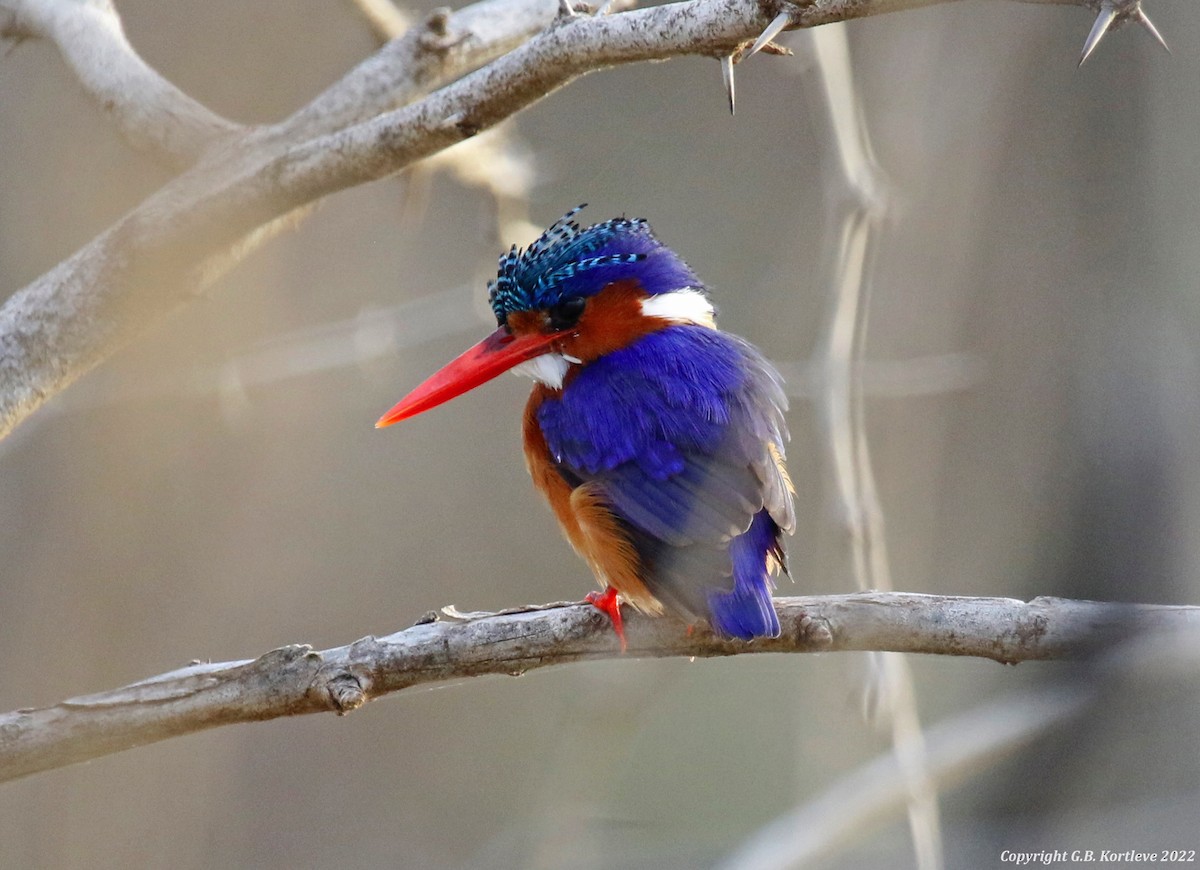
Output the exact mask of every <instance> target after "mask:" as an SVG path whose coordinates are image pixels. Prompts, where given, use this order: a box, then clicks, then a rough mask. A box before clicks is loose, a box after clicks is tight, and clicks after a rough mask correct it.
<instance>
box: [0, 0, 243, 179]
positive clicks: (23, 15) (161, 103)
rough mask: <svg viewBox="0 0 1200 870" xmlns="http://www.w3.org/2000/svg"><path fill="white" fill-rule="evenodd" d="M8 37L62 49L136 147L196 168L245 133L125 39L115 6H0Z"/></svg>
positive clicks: (4, 1)
mask: <svg viewBox="0 0 1200 870" xmlns="http://www.w3.org/2000/svg"><path fill="white" fill-rule="evenodd" d="M3 13H8V14H9V15H10V16H11V19H10V21H9V23H8V24H7V25H6V26H5V28H4V35H11V36H14V37H19V38H38V39H45V40H47V41H49V42H51V43H53V44H54V46H55V47H56V48H57V49H58V51H59V53H60V54H61V55H62V57H63V60H64V61H66V63H67V65H68V66H69V67H70V68H71V69H72V70H73V71H74V73H75V75H76V77H77V78H78V79H79V83H80V84H81V85H82V86H83V89H84V90H85V91H87V93H88V94H89V95H90V96H91V97H92V98H93V99H95V101H96V103H97V104H98V105H99V106H100V108H101V109H102V110H103V111H104V112H105V113H106V114H107V115H109V116H110V117H111V118H112V119H113V121H114V122H115V123H116V125H117V128H118V129H119V130H120V132H121V135H123V136H124V137H125V139H126V140H127V141H128V142H129V143H130V144H131V145H133V146H134V147H135V148H137V149H139V150H143V151H148V152H150V153H152V154H154V155H155V157H157V158H159V159H161V160H164V161H166V162H168V163H170V164H172V165H175V166H180V167H183V166H188V165H190V164H191V163H193V162H195V160H196V159H197V158H198V157H199V156H200V155H201V154H202V153H203V152H204V151H205V150H207V149H208V148H209V147H211V146H212V145H213V143H215V142H217V141H220V140H222V139H225V138H228V137H230V136H232V135H233V134H235V133H236V132H237V131H238V130H240V129H242V128H241V126H240V125H238V124H235V123H233V122H232V121H229V120H226V119H225V118H222V117H221V116H220V115H218V114H216V113H215V112H213V111H211V110H209V109H207V108H205V107H204V106H202V105H201V104H200V103H198V102H196V100H194V99H192V98H191V97H189V96H188V95H187V94H185V93H184V92H183V91H181V90H179V89H178V88H177V87H175V86H174V85H173V84H171V83H170V82H168V81H167V80H166V79H164V78H163V77H162V76H161V75H159V74H158V73H157V72H155V71H154V70H153V69H151V68H150V67H149V66H148V65H147V64H146V62H145V61H144V60H142V59H141V57H139V56H138V54H137V52H136V51H134V50H133V46H131V45H130V44H129V41H128V40H127V39H126V38H125V31H124V30H123V29H122V27H121V19H120V16H118V15H117V10H116V9H115V8H114V7H113V5H112V3H111V0H0V14H3Z"/></svg>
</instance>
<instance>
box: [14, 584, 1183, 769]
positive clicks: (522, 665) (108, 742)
mask: <svg viewBox="0 0 1200 870" xmlns="http://www.w3.org/2000/svg"><path fill="white" fill-rule="evenodd" d="M776 607H777V609H778V611H779V617H780V623H781V624H782V626H783V634H782V635H781V636H780V637H779V638H776V639H773V640H758V641H755V642H753V643H742V642H739V641H731V640H723V639H720V638H717V637H715V636H713V634H712V633H711V632H709V631H707V630H705V629H699V628H697V629H696V630H694V631H691V632H689V631H688V630H687V628H686V627H685V626H684V625H682V624H681V623H679V622H676V621H674V620H671V619H665V618H659V619H654V618H649V617H645V616H640V615H638V614H635V613H630V614H629V615H628V616H627V620H626V631H627V633H628V638H629V656H631V657H636V656H650V657H665V656H691V657H698V658H708V657H714V656H729V655H738V654H744V653H765V652H775V653H786V652H792V653H797V652H831V651H846V650H889V651H894V652H919V653H933V654H938V655H958V656H978V657H983V658H989V659H994V660H996V661H1000V662H1010V663H1016V662H1022V661H1033V660H1045V659H1064V658H1082V657H1086V656H1089V655H1092V654H1095V653H1098V652H1101V651H1103V650H1106V649H1111V648H1112V647H1114V646H1115V645H1117V644H1119V643H1121V642H1123V641H1124V640H1126V639H1127V638H1129V637H1130V636H1131V635H1133V634H1135V633H1140V632H1149V631H1152V630H1158V629H1172V628H1173V629H1188V630H1195V629H1196V628H1197V627H1200V607H1168V606H1152V605H1135V604H1103V603H1098V602H1092V601H1071V600H1067V599H1060V598H1036V599H1034V600H1033V601H1031V602H1029V603H1025V602H1022V601H1017V600H1014V599H1010V598H955V597H945V596H936V595H918V594H911V593H876V592H863V593H857V594H853V595H828V596H812V597H797V598H778V599H776ZM445 615H446V617H448V618H438V617H437V615H436V614H432V613H431V614H429V615H428V616H427V617H426V618H424V619H422V620H421V622H419V623H418V624H417V625H414V626H413V627H412V628H408V629H404V630H403V631H399V632H396V633H395V634H391V635H388V636H387V637H381V638H375V637H366V638H363V639H362V640H359V641H356V642H354V643H352V644H349V645H348V646H342V647H337V648H336V649H330V650H325V651H323V652H318V651H315V650H313V649H312V648H311V647H308V646H302V645H296V646H288V647H283V648H281V649H277V650H273V651H272V652H269V653H267V654H266V655H263V656H261V657H259V658H257V659H255V660H253V661H239V662H224V663H220V664H199V663H197V664H194V665H191V666H190V667H186V668H183V669H181V670H177V671H172V672H171V673H167V674H163V675H161V676H157V677H153V678H151V679H148V680H144V681H142V682H140V683H134V684H132V685H129V686H125V687H124V688H120V689H115V690H113V691H111V692H104V693H102V694H97V695H88V696H85V697H80V698H72V699H71V700H68V701H64V702H62V703H60V704H57V705H55V706H53V707H45V708H41V709H29V710H17V711H15V712H13V713H8V714H6V715H3V716H0V781H5V780H10V779H16V778H17V777H21V776H27V775H29V774H31V773H37V772H38V771H42V770H49V769H52V768H56V767H63V766H65V765H68V764H73V763H75V762H78V761H85V760H87V759H91V758H98V757H100V756H103V755H108V754H110V753H113V752H119V751H121V750H123V749H129V748H131V747H134V746H141V745H144V744H147V743H153V742H156V741H159V740H165V739H166V738H168V737H174V736H177V735H180V734H187V733H191V732H194V731H200V730H203V729H206V728H212V727H214V726H217V725H227V724H231V723H234V722H256V721H261V720H265V719H274V718H277V717H280V716H295V715H299V714H302V713H320V712H327V711H333V712H336V713H339V714H340V713H347V712H350V711H351V710H355V709H357V708H358V707H360V706H362V705H363V704H364V703H366V702H367V701H369V700H372V699H374V698H377V697H380V696H381V695H385V694H388V693H389V692H396V691H399V690H401V689H406V688H409V687H410V686H416V685H420V684H422V683H430V682H437V681H441V680H449V679H460V678H463V677H473V676H479V675H481V674H511V675H514V676H515V675H520V674H523V673H525V672H526V671H529V670H533V669H535V668H542V667H547V666H550V665H558V664H566V663H568V662H577V661H592V660H598V659H609V658H619V657H620V654H619V652H618V645H617V643H616V640H615V638H614V637H613V635H612V631H611V628H610V627H609V625H608V620H607V618H606V617H605V616H603V615H602V614H601V613H600V612H599V611H597V610H595V609H594V608H593V607H591V606H589V605H585V604H575V603H558V604H550V605H545V606H542V607H533V608H521V609H516V610H511V611H503V612H500V613H477V614H460V613H457V611H454V610H453V609H452V608H447V609H446V611H445Z"/></svg>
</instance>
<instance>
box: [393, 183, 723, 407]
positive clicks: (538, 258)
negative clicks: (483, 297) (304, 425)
mask: <svg viewBox="0 0 1200 870" xmlns="http://www.w3.org/2000/svg"><path fill="white" fill-rule="evenodd" d="M582 208H583V206H579V208H575V209H572V210H571V211H569V212H567V214H566V215H564V216H563V217H562V218H560V219H559V220H558V221H556V222H555V223H554V224H553V225H552V226H551V227H550V228H549V229H548V230H546V231H545V232H544V233H542V235H541V236H540V237H539V238H538V239H537V241H535V242H533V244H531V245H530V246H529V247H527V248H525V249H523V250H522V249H519V248H517V247H516V246H515V245H514V246H513V247H512V249H511V250H509V251H508V252H507V253H506V254H504V255H502V256H501V257H500V268H499V271H498V273H497V275H496V277H495V279H493V280H492V281H490V282H489V283H488V301H489V302H490V303H491V306H492V311H493V312H494V313H495V315H496V321H497V323H498V324H499V328H497V330H496V331H495V332H493V333H492V334H491V335H489V336H488V337H487V338H485V339H484V340H483V341H481V342H479V344H477V345H475V346H474V347H472V348H470V349H469V350H467V351H466V352H465V353H463V354H462V355H461V356H459V357H458V358H457V359H455V360H454V361H453V362H451V363H449V364H448V365H446V366H445V367H444V368H442V369H441V370H440V371H438V372H437V373H436V374H434V375H433V376H432V377H430V378H429V379H428V380H426V381H425V382H424V383H422V384H421V385H420V386H418V387H417V388H416V389H415V390H413V391H412V392H411V393H409V394H408V395H407V396H406V397H404V399H402V400H401V401H400V402H399V404H397V405H396V406H395V407H394V408H392V409H391V410H390V411H388V412H387V413H386V414H384V415H383V417H381V418H380V419H379V422H377V423H376V424H375V425H376V427H383V426H390V425H391V424H392V423H398V422H399V421H401V420H404V419H407V418H408V417H413V416H415V415H417V414H420V413H421V412H423V411H427V410H429V409H430V408H433V407H435V406H437V405H440V404H442V403H443V402H447V401H449V400H450V399H453V398H454V397H455V396H458V395H461V394H462V393H465V392H466V391H467V390H470V389H472V388H474V387H477V386H479V385H480V384H482V383H484V382H486V381H489V380H491V379H492V378H494V377H496V376H497V375H499V374H501V373H502V372H505V371H509V370H510V369H515V370H517V371H519V372H521V373H522V374H527V375H529V376H531V377H533V378H534V379H535V380H538V381H540V382H541V383H543V384H546V385H547V386H550V387H552V388H559V387H561V386H562V385H563V382H564V379H565V378H566V377H567V374H568V372H569V371H570V369H571V367H572V366H581V365H586V364H587V363H589V362H592V361H593V360H595V359H597V358H598V357H601V356H603V355H605V354H607V353H611V352H612V351H614V350H618V349H620V348H622V347H626V346H627V345H629V344H631V343H632V342H634V341H636V340H637V339H639V338H640V337H642V336H643V335H646V334H647V333H650V332H654V331H655V330H658V329H662V328H664V327H665V326H668V325H670V324H671V323H698V324H702V325H704V326H713V308H712V305H711V303H709V301H708V299H707V297H706V296H705V295H704V290H703V287H702V285H701V284H700V281H699V279H698V278H697V277H696V275H695V274H694V273H693V272H692V270H691V269H690V268H688V266H687V264H686V263H684V262H683V260H681V259H680V258H679V256H678V255H676V254H675V252H674V251H672V250H671V249H670V248H668V247H666V246H665V245H664V244H662V243H661V242H660V241H658V239H656V238H655V237H654V234H653V232H651V230H650V225H649V224H648V223H646V221H644V220H642V219H640V218H635V219H632V220H630V219H627V218H614V219H613V220H608V221H604V222H603V223H598V224H593V225H592V226H590V227H587V228H581V227H580V226H579V224H578V223H576V222H575V220H574V217H575V215H576V214H577V213H578V212H579V210H580V209H582Z"/></svg>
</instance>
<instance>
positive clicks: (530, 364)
mask: <svg viewBox="0 0 1200 870" xmlns="http://www.w3.org/2000/svg"><path fill="white" fill-rule="evenodd" d="M570 367H571V364H570V363H569V362H567V358H566V357H565V356H563V355H562V354H561V353H544V354H542V355H541V356H535V357H534V358H533V359H527V360H525V362H523V363H519V364H518V365H515V366H513V367H512V369H511V371H512V373H513V374H514V375H524V376H525V377H527V378H533V379H534V380H535V381H537V382H538V383H539V384H545V385H546V386H547V387H549V388H550V389H552V390H561V389H562V385H563V378H565V377H566V376H567V369H569V368H570Z"/></svg>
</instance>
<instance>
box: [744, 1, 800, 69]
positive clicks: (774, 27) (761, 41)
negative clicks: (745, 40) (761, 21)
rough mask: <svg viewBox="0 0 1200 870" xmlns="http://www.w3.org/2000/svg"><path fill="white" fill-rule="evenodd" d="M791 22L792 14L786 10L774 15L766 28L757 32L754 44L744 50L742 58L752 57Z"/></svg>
mask: <svg viewBox="0 0 1200 870" xmlns="http://www.w3.org/2000/svg"><path fill="white" fill-rule="evenodd" d="M791 23H792V16H790V15H788V14H787V13H786V12H780V13H779V14H778V15H776V16H775V18H774V19H773V20H772V21H771V23H770V24H768V25H767V29H766V30H764V31H763V32H762V33H760V34H759V36H758V39H756V40H754V45H752V46H750V50H749V51H748V52H746V54H745V56H744V57H743V58H742V60H745V59H746V58H748V57H753V56H754V55H756V54H758V53H759V52H760V51H762V50H763V47H764V46H765V45H766V44H767V43H769V42H770V41H771V40H772V39H774V38H775V37H776V36H778V35H779V34H780V33H782V32H783V29H784V28H785V27H787V26H788V25H789V24H791Z"/></svg>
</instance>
